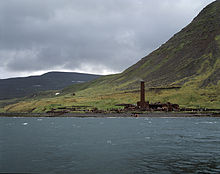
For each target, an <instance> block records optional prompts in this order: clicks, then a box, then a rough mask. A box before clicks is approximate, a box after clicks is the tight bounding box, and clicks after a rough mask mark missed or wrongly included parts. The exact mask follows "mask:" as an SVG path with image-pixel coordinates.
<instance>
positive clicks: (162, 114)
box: [0, 112, 220, 118]
mask: <svg viewBox="0 0 220 174" xmlns="http://www.w3.org/2000/svg"><path fill="white" fill-rule="evenodd" d="M0 117H82V118H83V117H96V118H105V117H220V113H199V112H188V113H183V112H149V113H128V112H126V113H62V114H60V113H59V114H58V113H0Z"/></svg>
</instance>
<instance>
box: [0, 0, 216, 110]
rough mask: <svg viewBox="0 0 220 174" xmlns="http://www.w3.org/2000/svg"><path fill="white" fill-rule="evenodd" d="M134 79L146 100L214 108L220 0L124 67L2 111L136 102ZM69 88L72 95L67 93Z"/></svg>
mask: <svg viewBox="0 0 220 174" xmlns="http://www.w3.org/2000/svg"><path fill="white" fill-rule="evenodd" d="M161 32H162V31H161ZM140 80H144V81H145V84H146V100H148V101H150V102H171V103H177V104H179V105H180V106H181V107H190V108H201V107H203V108H218V109H219V108H220V0H217V1H214V2H213V3H211V4H209V5H208V6H207V7H205V8H204V9H203V10H202V11H201V12H200V13H199V15H198V16H197V17H195V18H194V19H193V21H192V22H191V23H190V24H189V25H187V26H186V27H185V28H183V29H182V30H181V31H180V32H178V33H177V34H175V35H174V36H173V37H172V38H170V39H169V40H168V41H167V42H166V43H164V44H163V45H161V46H160V47H159V48H158V49H157V50H155V51H153V52H152V53H150V54H149V55H147V56H146V57H144V58H142V59H141V60H140V61H138V62H137V63H136V64H134V65H133V66H131V67H129V68H128V69H126V70H125V71H124V72H122V73H119V74H114V75H108V76H102V77H100V78H97V79H95V80H92V81H90V82H85V83H81V84H75V85H71V86H68V87H66V88H64V89H62V90H60V95H59V96H57V97H51V98H34V97H33V98H32V99H31V100H27V101H23V102H19V103H16V104H13V105H8V106H6V107H5V108H3V109H2V111H7V112H45V111H49V110H51V108H54V107H60V106H72V105H84V106H94V107H98V108H101V109H109V108H112V107H115V104H119V103H136V102H137V101H139V91H138V90H139V84H140ZM73 92H74V93H75V94H76V95H74V96H73V95H71V94H72V93H73ZM53 96H54V94H53Z"/></svg>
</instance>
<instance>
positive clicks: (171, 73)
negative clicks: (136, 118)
mask: <svg viewBox="0 0 220 174" xmlns="http://www.w3.org/2000/svg"><path fill="white" fill-rule="evenodd" d="M161 32H162V31H161ZM195 79H197V80H198V79H199V83H198V84H197V85H198V86H199V87H207V86H209V85H212V84H213V85H217V83H218V81H219V80H220V0H217V1H215V2H213V3H211V4H209V5H208V6H207V7H205V8H204V9H203V10H202V11H201V12H200V13H199V15H198V16H197V17H195V18H194V20H193V21H192V22H191V23H190V24H189V25H188V26H186V27H185V28H183V29H182V30H181V31H180V32H179V33H177V34H175V35H174V36H173V37H172V38H171V39H170V40H168V41H167V42H166V43H165V44H163V45H162V46H161V47H159V48H158V49H157V50H155V51H153V52H152V53H151V54H149V55H148V56H146V57H144V58H142V59H141V60H140V61H139V62H137V63H136V64H134V65H133V66H131V67H130V68H128V69H126V70H125V71H124V72H123V73H120V74H117V75H111V76H104V77H102V78H99V79H97V80H95V81H93V82H92V83H91V84H88V85H87V87H91V86H97V85H108V84H111V87H112V85H113V86H117V88H118V89H123V90H125V89H135V88H137V87H139V86H138V84H139V83H138V82H139V81H140V80H144V81H145V82H146V85H147V86H148V87H160V86H170V85H174V86H175V85H177V86H182V85H183V84H185V83H186V82H188V81H190V80H195Z"/></svg>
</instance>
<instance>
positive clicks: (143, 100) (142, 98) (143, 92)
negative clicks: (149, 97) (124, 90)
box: [140, 81, 145, 104]
mask: <svg viewBox="0 0 220 174" xmlns="http://www.w3.org/2000/svg"><path fill="white" fill-rule="evenodd" d="M140 102H141V104H143V103H145V88H144V81H141V101H140Z"/></svg>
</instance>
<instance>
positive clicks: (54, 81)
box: [0, 71, 100, 99]
mask: <svg viewBox="0 0 220 174" xmlns="http://www.w3.org/2000/svg"><path fill="white" fill-rule="evenodd" d="M98 77H100V75H95V74H85V73H77V72H59V71H51V72H47V73H45V74H42V75H38V76H28V77H17V78H8V79H1V80H0V99H11V98H17V97H25V96H27V95H31V94H32V93H37V92H40V91H46V90H60V89H62V88H65V87H67V86H69V85H72V84H76V83H82V82H86V81H90V80H93V79H95V78H98Z"/></svg>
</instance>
